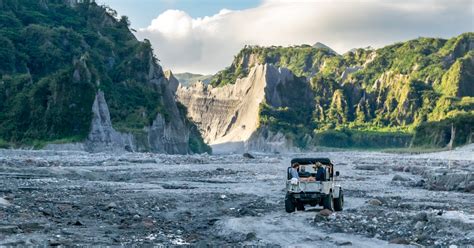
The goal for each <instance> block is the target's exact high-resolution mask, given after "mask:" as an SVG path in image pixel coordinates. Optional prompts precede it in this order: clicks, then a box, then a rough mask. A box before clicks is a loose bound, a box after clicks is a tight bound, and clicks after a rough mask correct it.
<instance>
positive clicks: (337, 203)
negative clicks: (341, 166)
mask: <svg viewBox="0 0 474 248" xmlns="http://www.w3.org/2000/svg"><path fill="white" fill-rule="evenodd" d="M343 208H344V194H343V192H342V189H341V190H340V191H339V198H334V210H336V211H342V209H343Z"/></svg>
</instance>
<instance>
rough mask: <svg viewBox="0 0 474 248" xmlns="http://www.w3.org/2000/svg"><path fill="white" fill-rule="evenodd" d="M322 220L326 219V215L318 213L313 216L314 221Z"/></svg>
mask: <svg viewBox="0 0 474 248" xmlns="http://www.w3.org/2000/svg"><path fill="white" fill-rule="evenodd" d="M324 221H328V217H326V216H322V215H320V214H317V215H316V216H315V217H314V222H324Z"/></svg>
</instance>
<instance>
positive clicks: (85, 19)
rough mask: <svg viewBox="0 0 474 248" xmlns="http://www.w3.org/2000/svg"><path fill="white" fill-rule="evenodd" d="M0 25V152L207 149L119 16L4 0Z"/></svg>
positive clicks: (63, 1) (54, 0) (48, 0)
mask: <svg viewBox="0 0 474 248" xmlns="http://www.w3.org/2000/svg"><path fill="white" fill-rule="evenodd" d="M0 23H8V25H0V47H1V48H0V145H1V144H3V146H16V147H22V146H34V147H42V146H44V145H45V144H48V143H71V142H75V143H80V144H79V145H76V147H82V149H85V150H88V151H107V150H120V151H121V150H129V151H150V152H163V153H189V152H202V151H204V150H206V149H204V150H202V149H199V148H200V147H204V148H205V146H204V145H201V144H200V143H202V142H200V141H202V139H201V138H200V137H199V134H197V133H196V132H191V130H194V129H195V128H194V127H193V124H192V123H191V122H189V121H188V120H187V119H186V117H185V109H184V108H183V107H182V106H178V104H177V103H176V101H175V96H174V93H175V90H176V88H177V85H178V82H177V80H176V79H174V77H172V75H171V74H168V76H167V75H165V73H164V72H163V70H162V68H161V66H160V65H159V64H158V60H157V59H156V58H155V57H154V55H153V50H152V48H151V45H150V43H149V42H148V41H146V40H145V41H144V42H140V41H138V40H137V39H136V38H135V37H134V35H133V34H132V33H131V31H130V30H129V27H128V26H129V21H128V19H127V18H126V17H118V16H117V15H116V12H115V11H114V10H112V9H110V8H108V7H102V6H98V5H97V4H96V3H95V2H94V1H73V0H42V1H33V0H24V1H23V0H22V1H19V0H2V1H0ZM5 144H7V145H5ZM196 148H198V149H196Z"/></svg>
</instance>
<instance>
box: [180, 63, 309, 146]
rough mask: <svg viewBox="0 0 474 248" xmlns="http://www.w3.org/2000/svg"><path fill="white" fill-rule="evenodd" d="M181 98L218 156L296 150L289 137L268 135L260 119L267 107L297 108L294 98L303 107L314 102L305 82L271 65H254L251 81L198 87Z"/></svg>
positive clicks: (182, 93)
mask: <svg viewBox="0 0 474 248" xmlns="http://www.w3.org/2000/svg"><path fill="white" fill-rule="evenodd" d="M293 87H296V88H295V89H293ZM298 87H300V88H298ZM305 88H306V90H304V89H305ZM285 89H286V90H288V91H284V90H285ZM301 89H303V90H301ZM291 91H294V92H291ZM177 95H178V100H179V101H180V102H182V103H183V104H184V105H185V106H187V107H188V116H189V117H190V118H191V119H192V120H193V121H195V122H196V123H198V125H199V126H200V130H201V131H202V135H203V137H204V139H205V141H206V142H208V143H209V144H210V145H212V146H213V150H214V152H232V151H233V152H236V151H243V150H259V151H280V150H288V149H291V148H292V144H291V143H289V141H288V140H287V139H286V137H285V136H284V135H283V134H281V133H280V132H272V131H271V130H268V129H267V128H266V126H265V125H264V124H262V123H261V122H260V113H261V111H262V109H264V108H265V106H272V107H275V108H282V109H284V108H294V107H297V105H298V102H295V101H289V100H288V99H289V98H290V96H292V95H293V96H297V97H298V98H299V100H300V101H301V102H305V101H312V95H311V91H310V90H309V88H308V85H307V84H306V83H305V81H304V79H301V78H298V77H296V76H295V75H294V74H293V73H291V71H289V70H288V69H285V68H276V67H274V66H272V65H269V64H265V65H261V64H256V65H254V66H253V67H252V68H251V69H250V71H249V73H248V76H246V77H244V78H241V79H238V80H237V81H236V83H235V84H228V85H225V86H223V87H213V86H211V85H204V84H202V83H197V84H195V85H193V86H191V87H180V88H179V89H178V94H177Z"/></svg>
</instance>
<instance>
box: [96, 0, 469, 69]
mask: <svg viewBox="0 0 474 248" xmlns="http://www.w3.org/2000/svg"><path fill="white" fill-rule="evenodd" d="M98 2H99V3H103V4H106V5H109V6H110V7H112V8H114V9H116V10H117V11H118V13H119V14H120V15H127V16H128V17H129V18H130V21H131V23H132V24H131V26H132V28H134V29H135V30H137V32H136V33H135V35H136V36H137V38H139V39H141V40H142V39H149V40H150V41H151V43H152V45H153V48H154V50H155V54H156V56H157V57H158V59H160V61H161V64H162V66H163V67H164V68H167V69H171V70H172V71H173V72H175V73H178V72H194V73H202V74H213V73H216V72H217V71H219V70H222V69H224V68H225V67H227V66H229V65H230V64H231V62H232V60H233V58H234V56H235V55H236V54H237V53H238V52H239V51H240V50H241V49H242V48H243V47H244V46H245V45H263V46H271V45H282V46H291V45H300V44H314V43H316V42H321V43H324V44H326V45H327V46H329V47H331V48H332V49H334V50H335V51H337V52H338V53H341V54H342V53H344V52H347V51H348V50H350V49H352V48H357V47H367V46H372V47H376V48H378V47H382V46H385V45H389V44H392V43H395V42H400V41H406V40H409V39H415V38H418V37H439V38H451V37H453V36H456V35H459V34H461V33H464V32H473V31H474V0H416V1H415V0H98Z"/></svg>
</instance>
